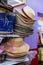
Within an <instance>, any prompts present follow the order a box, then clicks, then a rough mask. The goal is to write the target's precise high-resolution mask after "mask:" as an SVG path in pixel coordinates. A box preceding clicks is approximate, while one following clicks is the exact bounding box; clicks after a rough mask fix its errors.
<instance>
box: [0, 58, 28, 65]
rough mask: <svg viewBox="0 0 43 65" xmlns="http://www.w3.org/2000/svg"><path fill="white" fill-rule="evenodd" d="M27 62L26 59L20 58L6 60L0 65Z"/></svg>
mask: <svg viewBox="0 0 43 65" xmlns="http://www.w3.org/2000/svg"><path fill="white" fill-rule="evenodd" d="M27 61H29V58H28V57H21V58H16V59H11V58H7V59H6V61H5V62H3V63H0V65H13V64H18V63H21V62H27Z"/></svg>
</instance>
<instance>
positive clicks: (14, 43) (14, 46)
mask: <svg viewBox="0 0 43 65" xmlns="http://www.w3.org/2000/svg"><path fill="white" fill-rule="evenodd" d="M4 46H5V52H6V54H7V55H8V56H9V57H12V58H15V57H21V56H24V55H26V54H27V53H28V52H29V48H30V47H29V45H28V44H27V43H25V42H24V41H23V39H22V38H10V39H9V40H8V42H7V43H6V44H5V45H4Z"/></svg>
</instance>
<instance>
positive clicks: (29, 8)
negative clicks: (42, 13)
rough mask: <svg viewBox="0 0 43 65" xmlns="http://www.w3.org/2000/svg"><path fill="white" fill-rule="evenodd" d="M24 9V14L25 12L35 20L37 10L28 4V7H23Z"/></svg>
mask: <svg viewBox="0 0 43 65" xmlns="http://www.w3.org/2000/svg"><path fill="white" fill-rule="evenodd" d="M22 11H23V12H24V14H25V15H26V16H27V17H29V18H31V19H32V20H35V19H34V16H35V12H34V10H33V9H32V8H31V7H29V6H26V7H24V8H23V9H22Z"/></svg>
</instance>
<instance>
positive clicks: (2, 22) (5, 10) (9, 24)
mask: <svg viewBox="0 0 43 65" xmlns="http://www.w3.org/2000/svg"><path fill="white" fill-rule="evenodd" d="M15 18H16V16H15V14H12V10H11V9H10V8H9V7H7V6H4V5H3V4H2V3H0V34H4V33H6V34H7V33H13V24H14V22H15Z"/></svg>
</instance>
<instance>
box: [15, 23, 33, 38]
mask: <svg viewBox="0 0 43 65" xmlns="http://www.w3.org/2000/svg"><path fill="white" fill-rule="evenodd" d="M14 33H15V34H18V35H20V36H23V37H24V36H27V35H30V34H33V27H26V26H23V25H20V24H15V28H14Z"/></svg>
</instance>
